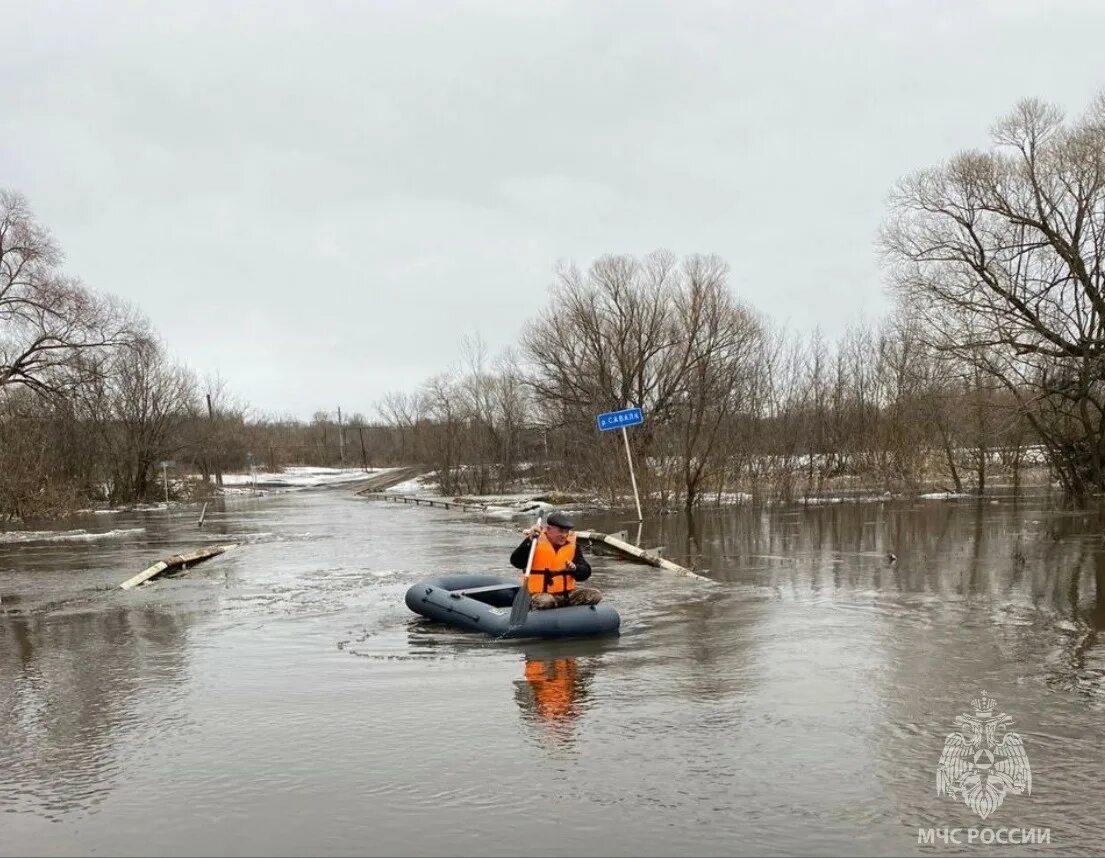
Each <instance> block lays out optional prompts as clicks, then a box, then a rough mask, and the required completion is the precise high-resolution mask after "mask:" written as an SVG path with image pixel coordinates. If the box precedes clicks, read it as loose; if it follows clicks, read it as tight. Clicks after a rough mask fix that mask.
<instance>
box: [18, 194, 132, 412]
mask: <svg viewBox="0 0 1105 858" xmlns="http://www.w3.org/2000/svg"><path fill="white" fill-rule="evenodd" d="M60 261H61V253H60V251H59V250H58V247H57V245H56V244H55V242H54V240H53V238H52V237H51V236H50V234H49V232H48V231H47V230H46V228H45V227H43V226H42V225H41V224H39V223H38V222H37V221H36V220H35V218H34V215H33V214H32V213H31V211H30V208H29V207H28V205H27V201H26V200H25V199H24V198H23V197H22V196H21V195H20V194H17V193H14V192H12V191H7V190H0V391H2V390H3V389H4V388H5V387H11V386H14V385H20V386H23V387H26V388H29V389H30V390H32V391H34V392H35V393H38V394H40V395H59V394H62V393H64V392H66V391H69V390H72V389H73V388H74V387H76V386H78V385H79V384H80V383H82V382H83V381H84V380H85V378H86V376H85V375H84V374H82V373H81V372H79V371H78V370H81V369H84V370H86V371H87V370H88V369H89V368H90V367H93V366H96V364H83V365H82V364H80V363H79V362H77V361H76V360H75V357H76V356H77V355H79V354H80V353H81V352H84V351H87V350H96V349H100V350H102V349H105V348H110V347H112V346H121V345H127V344H129V343H131V342H133V341H134V338H135V330H134V321H133V319H132V318H131V317H130V314H129V313H128V312H127V311H126V310H125V309H124V308H123V307H122V306H120V305H119V304H118V303H117V302H114V301H112V300H109V299H106V298H102V297H99V296H97V295H94V294H93V293H92V292H90V291H88V290H87V289H85V288H84V287H83V286H81V284H80V283H79V282H78V281H76V280H75V279H73V278H70V277H66V276H65V275H63V274H62V273H61V272H60V270H59V268H58V265H59V264H60Z"/></svg>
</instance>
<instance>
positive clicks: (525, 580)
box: [507, 515, 541, 632]
mask: <svg viewBox="0 0 1105 858" xmlns="http://www.w3.org/2000/svg"><path fill="white" fill-rule="evenodd" d="M534 531H535V532H534V534H533V536H532V537H531V538H530V543H529V559H528V560H527V561H526V572H525V574H524V575H523V576H522V586H521V587H519V588H518V592H517V593H516V594H515V596H514V604H513V605H511V606H510V625H509V626H508V627H507V631H508V632H510V631H513V630H514V629H516V628H518V627H519V626H520V625H522V624H523V623H524V622H525V621H526V617H528V616H529V600H530V595H529V576H530V570H531V569H532V568H533V554H534V552H535V551H536V550H537V540H538V539H539V538H540V536H541V532H540V531H541V515H538V516H537V524H536V526H535V527H534Z"/></svg>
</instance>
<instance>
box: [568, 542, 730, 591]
mask: <svg viewBox="0 0 1105 858" xmlns="http://www.w3.org/2000/svg"><path fill="white" fill-rule="evenodd" d="M576 538H577V539H582V540H583V541H584V542H591V543H595V542H601V543H602V544H603V545H608V546H609V547H611V548H613V549H614V550H615V551H617V552H618V553H620V554H624V555H625V556H627V557H631V558H633V559H634V560H640V561H641V562H642V563H647V564H649V565H650V566H655V567H656V568H658V569H663V570H665V571H667V572H675V573H676V574H677V575H686V576H689V577H691V578H702V579H703V580H705V581H708V580H710V579H709V578H707V577H706V576H705V575H700V574H699V573H698V572H692V571H691V570H690V569H685V568H684V567H682V566H680V565H679V564H678V563H673V562H672V561H670V560H668V559H666V558H664V557H661V556H660V555H658V554H655V553H653V552H651V551H648V550H647V549H644V548H638V547H637V546H636V545H631V544H630V543H628V542H626V541H625V540H624V539H620V538H619V537H617V536H614V535H613V534H611V533H599V532H598V531H597V530H577V531H576Z"/></svg>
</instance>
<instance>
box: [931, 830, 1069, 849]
mask: <svg viewBox="0 0 1105 858" xmlns="http://www.w3.org/2000/svg"><path fill="white" fill-rule="evenodd" d="M1049 843H1051V829H1050V828H918V829H917V845H918V846H973V845H975V844H979V845H981V846H995V845H996V846H1027V845H1036V846H1038V845H1040V844H1049Z"/></svg>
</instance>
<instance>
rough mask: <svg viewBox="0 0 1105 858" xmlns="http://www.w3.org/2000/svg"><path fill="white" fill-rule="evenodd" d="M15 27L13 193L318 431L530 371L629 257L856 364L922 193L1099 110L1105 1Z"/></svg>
mask: <svg viewBox="0 0 1105 858" xmlns="http://www.w3.org/2000/svg"><path fill="white" fill-rule="evenodd" d="M8 6H9V8H7V9H6V10H5V11H4V19H5V21H6V23H5V31H6V33H7V34H8V36H9V39H8V41H9V50H7V51H5V53H4V55H3V57H2V58H0V73H2V75H3V80H4V87H3V91H2V95H0V167H2V168H3V169H2V171H0V185H4V186H10V187H14V188H16V189H18V190H21V191H23V192H24V193H25V194H27V195H28V197H29V198H30V201H31V203H32V205H33V206H34V208H35V209H36V211H37V212H38V214H39V216H40V217H41V218H42V220H43V221H45V222H46V223H47V224H49V225H50V226H51V227H52V228H53V229H54V231H55V233H56V234H57V237H58V239H59V241H60V242H61V243H62V245H63V247H64V248H65V250H66V253H67V258H68V267H69V268H70V270H71V271H72V272H73V273H77V274H79V275H80V276H82V277H83V278H84V279H85V280H86V282H88V283H89V284H90V285H92V286H95V287H97V288H101V289H104V290H107V291H111V292H114V293H116V294H118V295H121V296H123V297H125V298H127V299H128V300H131V301H133V302H135V303H136V304H137V305H139V306H140V307H141V308H142V309H143V310H144V311H145V312H146V313H147V314H148V315H149V316H150V317H151V318H152V319H153V321H154V323H155V324H156V325H157V326H158V328H159V329H160V330H161V331H162V332H163V333H164V335H165V336H166V338H167V339H168V340H169V343H170V345H171V346H172V348H173V349H174V351H175V352H176V353H177V354H179V355H180V356H181V357H182V358H183V359H185V360H186V361H187V362H188V363H189V364H190V365H192V366H193V367H195V368H196V369H197V370H199V371H201V372H209V371H215V370H218V371H219V372H221V374H222V375H223V376H224V377H226V378H227V379H228V380H229V381H230V382H231V385H232V387H233V388H234V390H235V391H237V392H238V393H239V394H240V395H241V396H243V397H245V398H246V399H248V400H249V401H250V402H251V403H253V404H254V405H255V406H256V407H257V408H259V409H261V410H264V411H273V412H291V413H295V414H298V415H302V416H307V415H309V414H310V413H311V412H312V411H314V410H316V409H319V408H323V409H328V410H332V409H333V408H334V407H336V406H337V405H339V404H340V405H342V407H343V409H344V410H346V411H354V410H362V411H366V412H368V411H371V406H372V403H373V402H374V401H376V400H377V399H379V398H380V397H381V396H382V395H383V393H384V392H386V391H388V390H391V389H395V388H401V387H411V386H413V385H414V384H416V383H417V382H418V381H419V380H421V379H422V378H423V377H425V376H427V375H430V374H432V373H434V372H437V371H439V370H441V369H444V368H445V367H446V366H447V365H448V364H449V363H450V362H451V361H453V360H454V359H456V358H457V357H458V356H459V353H460V340H461V338H462V337H463V335H464V334H466V333H471V332H474V331H479V332H481V333H482V334H483V336H484V338H485V339H486V340H487V341H488V343H489V345H490V346H491V347H492V348H495V349H498V348H501V347H503V346H505V345H507V344H509V343H511V342H513V341H514V340H515V338H516V336H517V333H518V331H519V328H520V326H521V323H522V321H523V320H524V319H525V318H526V317H527V316H528V315H529V314H530V313H532V312H533V311H534V310H535V309H537V308H538V307H539V306H542V305H543V304H544V303H545V301H546V298H547V285H548V283H549V282H550V280H551V272H552V270H553V267H554V265H555V264H556V262H557V260H560V259H574V260H576V261H578V262H580V263H581V264H586V263H587V262H589V261H590V260H591V259H592V258H594V257H595V256H596V255H598V254H600V253H604V252H627V253H636V254H642V253H646V252H648V251H650V250H653V249H656V248H658V247H665V248H668V249H670V250H672V251H673V252H675V253H678V254H686V253H693V252H713V253H718V254H720V255H722V256H723V257H725V258H726V259H727V260H728V261H729V263H730V265H731V267H732V286H733V288H734V291H735V292H736V293H737V294H738V295H739V296H741V297H742V298H744V299H745V300H747V301H749V302H750V303H752V304H753V305H754V306H756V307H757V308H759V309H761V310H762V311H764V312H766V313H768V314H770V315H771V316H772V317H774V318H775V319H777V320H779V321H781V322H786V323H788V324H790V325H791V326H793V327H796V328H799V329H803V330H806V329H809V328H811V327H812V326H813V325H815V324H820V325H822V327H823V328H824V329H825V330H826V331H827V332H828V333H830V334H836V333H839V332H840V331H842V330H843V329H844V327H845V326H846V325H847V324H848V323H849V322H852V321H855V320H857V319H858V318H860V316H861V315H864V314H865V315H866V316H867V317H868V318H870V317H874V316H877V315H878V314H879V313H881V312H882V311H883V310H885V308H886V306H887V302H886V299H885V296H884V294H883V291H882V285H881V281H880V276H879V270H878V265H877V259H876V256H875V253H874V247H873V240H874V236H875V232H876V230H877V227H878V225H879V223H880V222H881V220H882V217H883V215H884V212H885V200H886V195H887V192H888V190H889V188H890V187H891V185H892V184H893V182H894V181H895V180H896V179H897V178H899V177H900V176H901V175H903V174H905V173H907V172H909V171H911V170H913V169H917V168H919V167H923V166H926V165H928V164H931V163H934V162H937V161H939V160H941V159H943V158H945V157H947V156H948V155H950V154H952V153H953V152H954V151H956V150H958V149H960V148H966V147H970V146H980V145H985V144H986V142H987V137H986V130H987V128H988V127H989V125H990V123H991V122H992V121H993V120H994V119H995V118H996V117H997V116H998V115H999V114H1001V113H1003V112H1004V111H1006V110H1007V109H1008V108H1009V107H1011V106H1012V104H1013V103H1014V102H1015V101H1016V100H1017V99H1018V98H1020V97H1022V96H1025V95H1037V96H1040V97H1043V98H1047V99H1049V100H1054V101H1057V102H1059V103H1060V104H1061V105H1062V106H1064V107H1065V108H1067V109H1068V110H1070V111H1072V112H1077V111H1079V110H1080V109H1081V108H1082V107H1083V106H1084V105H1085V104H1086V103H1087V102H1088V100H1089V99H1090V98H1091V97H1092V95H1093V94H1094V93H1095V92H1096V91H1097V90H1098V89H1099V88H1100V87H1101V86H1102V85H1103V84H1105V81H1103V80H1102V79H1101V77H1100V72H1099V69H1098V60H1097V56H1098V34H1099V33H1100V32H1102V26H1103V25H1105V7H1102V6H1101V5H1100V4H1096V3H1081V4H1080V3H1075V2H1068V3H1064V4H1062V5H1051V6H1044V5H1043V4H1034V3H1020V2H993V3H962V2H956V3H952V2H940V3H936V2H933V3H915V2H911V3H886V2H873V0H872V2H868V3H858V2H853V3H814V2H808V3H798V2H791V3H770V4H768V3H764V4H758V5H753V4H737V3H706V2H698V3H692V4H674V3H645V2H634V3H517V2H506V3H500V4H490V3H481V4H471V3H430V2H418V3H400V2H393V3H311V4H302V5H291V4H272V3H235V4H230V5H229V6H228V5H227V4H222V3H218V4H216V3H189V4H164V5H160V6H158V5H155V4H150V3H103V4H98V5H93V4H85V5H83V6H78V5H77V4H60V3H58V4H15V3H11V4H8ZM11 46H14V48H15V49H12V47H11Z"/></svg>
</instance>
